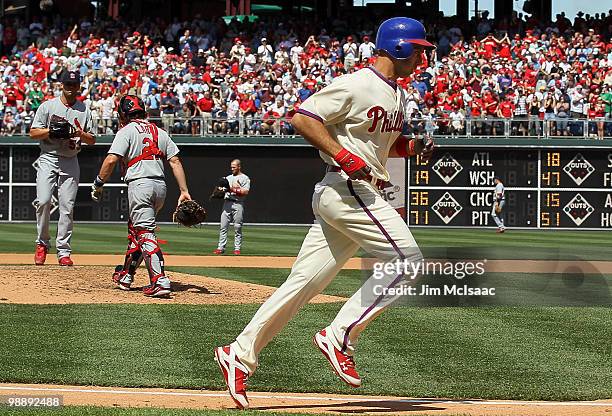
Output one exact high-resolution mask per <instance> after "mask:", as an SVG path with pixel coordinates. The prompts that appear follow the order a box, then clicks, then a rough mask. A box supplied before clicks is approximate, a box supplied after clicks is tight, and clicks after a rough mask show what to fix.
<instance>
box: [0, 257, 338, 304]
mask: <svg viewBox="0 0 612 416" xmlns="http://www.w3.org/2000/svg"><path fill="white" fill-rule="evenodd" d="M0 271H1V273H0V287H2V292H0V303H29V304H41V305H42V304H69V303H138V304H144V303H146V304H149V303H181V304H190V305H213V304H215V305H220V304H238V303H263V301H264V300H266V299H267V298H268V297H269V296H270V295H271V294H272V293H273V292H274V290H275V288H273V287H270V286H263V285H256V284H252V283H242V282H235V281H232V280H224V279H216V278H212V277H206V276H196V275H192V274H185V273H175V272H170V273H168V275H169V277H170V280H172V290H173V294H172V296H171V298H170V299H155V298H147V297H145V296H143V294H142V293H141V289H142V287H143V286H145V285H147V284H148V283H149V279H148V277H147V275H146V271H145V270H143V269H141V270H139V273H138V274H137V277H136V281H135V282H134V284H133V285H132V287H133V290H132V291H130V292H126V291H123V290H119V289H117V288H116V287H115V285H114V284H113V282H112V281H111V276H112V274H113V271H114V267H112V266H75V267H60V266H44V267H36V266H0ZM342 300H344V299H343V298H340V297H337V296H327V295H319V296H316V297H315V298H314V299H313V300H312V303H327V302H338V301H342Z"/></svg>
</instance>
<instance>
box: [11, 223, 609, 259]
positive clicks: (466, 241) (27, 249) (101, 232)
mask: <svg viewBox="0 0 612 416" xmlns="http://www.w3.org/2000/svg"><path fill="white" fill-rule="evenodd" d="M307 231H308V228H307V227H281V226H278V227H274V226H265V227H264V226H245V227H244V247H243V254H245V255H261V256H295V255H296V254H297V252H298V250H299V248H300V246H301V243H302V240H303V239H304V236H305V235H306V232H307ZM412 232H413V234H414V236H415V238H416V240H417V242H418V243H419V245H420V246H421V247H422V248H423V252H424V253H425V255H426V256H430V257H446V256H450V257H454V258H491V259H493V258H500V259H561V260H568V259H585V260H609V259H610V258H612V233H610V232H608V231H601V232H598V231H547V230H539V231H538V230H534V231H524V230H509V231H508V232H507V233H505V234H501V235H500V234H496V233H495V232H494V231H493V230H483V229H450V228H447V229H444V228H436V229H433V228H429V229H426V228H415V229H413V230H412ZM51 235H55V228H54V227H52V232H51ZM158 235H159V238H161V239H165V240H168V244H166V245H164V246H163V249H164V251H166V252H168V253H172V254H192V255H210V254H211V253H212V251H213V250H214V249H215V248H216V244H217V238H218V227H217V226H204V227H201V228H194V229H187V228H179V227H177V226H174V225H162V226H161V227H160V231H159V233H158ZM35 238H36V227H35V225H34V224H0V252H4V253H31V252H33V248H34V240H35ZM125 244H126V226H124V225H118V224H76V225H75V231H74V236H73V249H74V252H76V253H99V254H121V253H123V251H124V249H125ZM230 244H231V241H230ZM229 248H231V246H230V247H229Z"/></svg>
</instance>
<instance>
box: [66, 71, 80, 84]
mask: <svg viewBox="0 0 612 416" xmlns="http://www.w3.org/2000/svg"><path fill="white" fill-rule="evenodd" d="M61 83H62V84H80V83H81V76H80V75H79V73H78V72H77V71H66V72H64V73H63V74H62V78H61Z"/></svg>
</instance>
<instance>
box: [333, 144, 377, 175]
mask: <svg viewBox="0 0 612 416" xmlns="http://www.w3.org/2000/svg"><path fill="white" fill-rule="evenodd" d="M334 160H335V161H336V163H338V165H340V169H342V170H343V171H344V172H345V173H346V174H347V175H348V177H349V178H351V179H353V180H355V179H366V178H367V177H368V176H369V175H370V171H371V169H370V168H369V167H368V165H366V163H365V162H364V161H363V159H362V158H360V157H359V156H357V155H354V154H352V153H351V152H349V151H348V150H346V149H344V148H342V150H340V151H339V152H338V154H336V156H334Z"/></svg>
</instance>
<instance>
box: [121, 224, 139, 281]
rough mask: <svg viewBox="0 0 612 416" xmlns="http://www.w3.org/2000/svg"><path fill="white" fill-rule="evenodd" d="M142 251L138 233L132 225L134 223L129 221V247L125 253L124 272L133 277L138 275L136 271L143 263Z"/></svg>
mask: <svg viewBox="0 0 612 416" xmlns="http://www.w3.org/2000/svg"><path fill="white" fill-rule="evenodd" d="M142 260H143V257H142V251H141V250H140V246H139V245H138V233H137V232H136V229H135V228H134V226H133V225H132V221H128V246H127V250H126V251H125V260H124V261H123V271H124V272H125V273H129V274H131V275H132V276H134V274H136V269H138V266H140V263H142Z"/></svg>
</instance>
